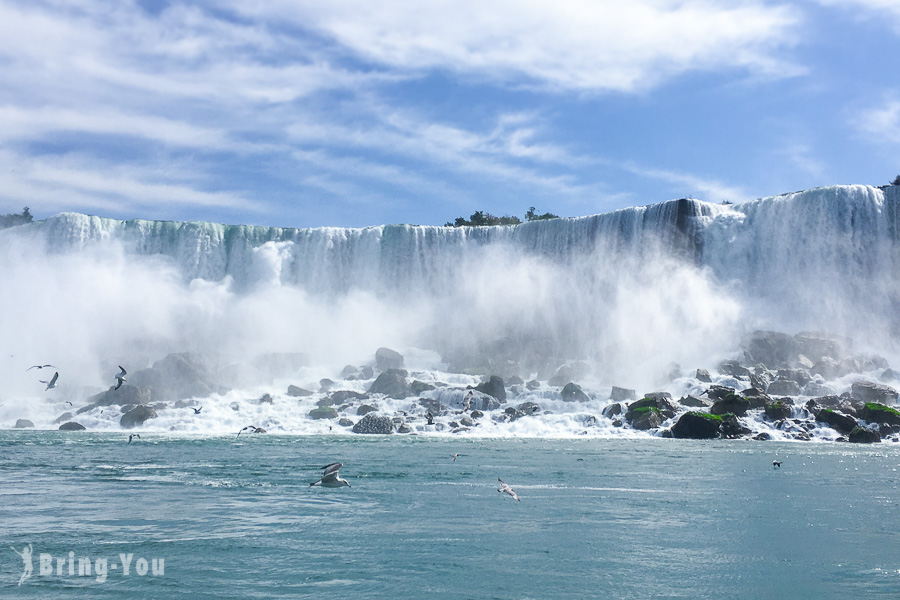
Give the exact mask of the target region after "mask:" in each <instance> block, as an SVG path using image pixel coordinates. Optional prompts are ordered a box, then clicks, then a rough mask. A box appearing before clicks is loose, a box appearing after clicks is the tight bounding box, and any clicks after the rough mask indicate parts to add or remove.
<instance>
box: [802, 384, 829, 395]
mask: <svg viewBox="0 0 900 600" xmlns="http://www.w3.org/2000/svg"><path fill="white" fill-rule="evenodd" d="M800 393H801V394H803V395H804V396H828V395H830V394H834V390H833V389H831V388H830V387H828V386H827V385H825V384H824V383H819V382H817V381H810V382H809V383H807V384H806V385H804V386H803V390H802V391H801V392H800Z"/></svg>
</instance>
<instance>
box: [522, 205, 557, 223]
mask: <svg viewBox="0 0 900 600" xmlns="http://www.w3.org/2000/svg"><path fill="white" fill-rule="evenodd" d="M558 218H559V215H554V214H553V213H548V212H546V213H544V214H542V215H539V214H537V213H535V212H534V207H533V206H532V207H531V208H529V209H528V212H527V213H525V219H526V220H527V221H529V222H530V221H546V220H547V219H558Z"/></svg>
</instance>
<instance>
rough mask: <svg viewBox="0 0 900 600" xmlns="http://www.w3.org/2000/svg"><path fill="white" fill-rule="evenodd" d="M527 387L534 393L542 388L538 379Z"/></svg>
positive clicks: (527, 384) (528, 383) (530, 382)
mask: <svg viewBox="0 0 900 600" xmlns="http://www.w3.org/2000/svg"><path fill="white" fill-rule="evenodd" d="M525 387H526V388H527V389H529V390H531V391H532V392H533V391H534V390H536V389H538V388H539V387H541V382H540V381H538V380H537V379H532V380H531V381H529V382H527V383H526V384H525Z"/></svg>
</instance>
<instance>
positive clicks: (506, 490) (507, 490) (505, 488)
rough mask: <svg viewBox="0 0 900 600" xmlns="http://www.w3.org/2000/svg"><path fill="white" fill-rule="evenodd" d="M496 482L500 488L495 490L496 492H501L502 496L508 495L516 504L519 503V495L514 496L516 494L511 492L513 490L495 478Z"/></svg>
mask: <svg viewBox="0 0 900 600" xmlns="http://www.w3.org/2000/svg"><path fill="white" fill-rule="evenodd" d="M497 481H499V482H500V488H499V489H498V490H497V491H498V492H503V493H504V494H509V495H510V496H512V497H513V498H515V499H516V501H517V502H521V500H519V495H518V494H516V492H515V491H513V489H512V488H511V487H509V485H507V484H505V483H503V480H502V479H500V478H499V477H498V478H497Z"/></svg>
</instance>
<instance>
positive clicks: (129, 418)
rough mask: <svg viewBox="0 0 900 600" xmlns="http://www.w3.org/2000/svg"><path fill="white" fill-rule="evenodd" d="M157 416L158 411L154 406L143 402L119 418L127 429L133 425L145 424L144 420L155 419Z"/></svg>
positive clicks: (120, 423) (120, 422)
mask: <svg viewBox="0 0 900 600" xmlns="http://www.w3.org/2000/svg"><path fill="white" fill-rule="evenodd" d="M156 417H157V415H156V411H155V410H153V408H151V407H150V406H147V405H146V404H141V405H139V406H135V407H134V408H132V409H131V410H129V411H128V412H126V413H125V414H124V415H122V418H121V419H119V425H121V426H122V427H124V428H125V429H131V428H132V427H137V426H139V425H143V424H144V421H147V420H148V419H155V418H156Z"/></svg>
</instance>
